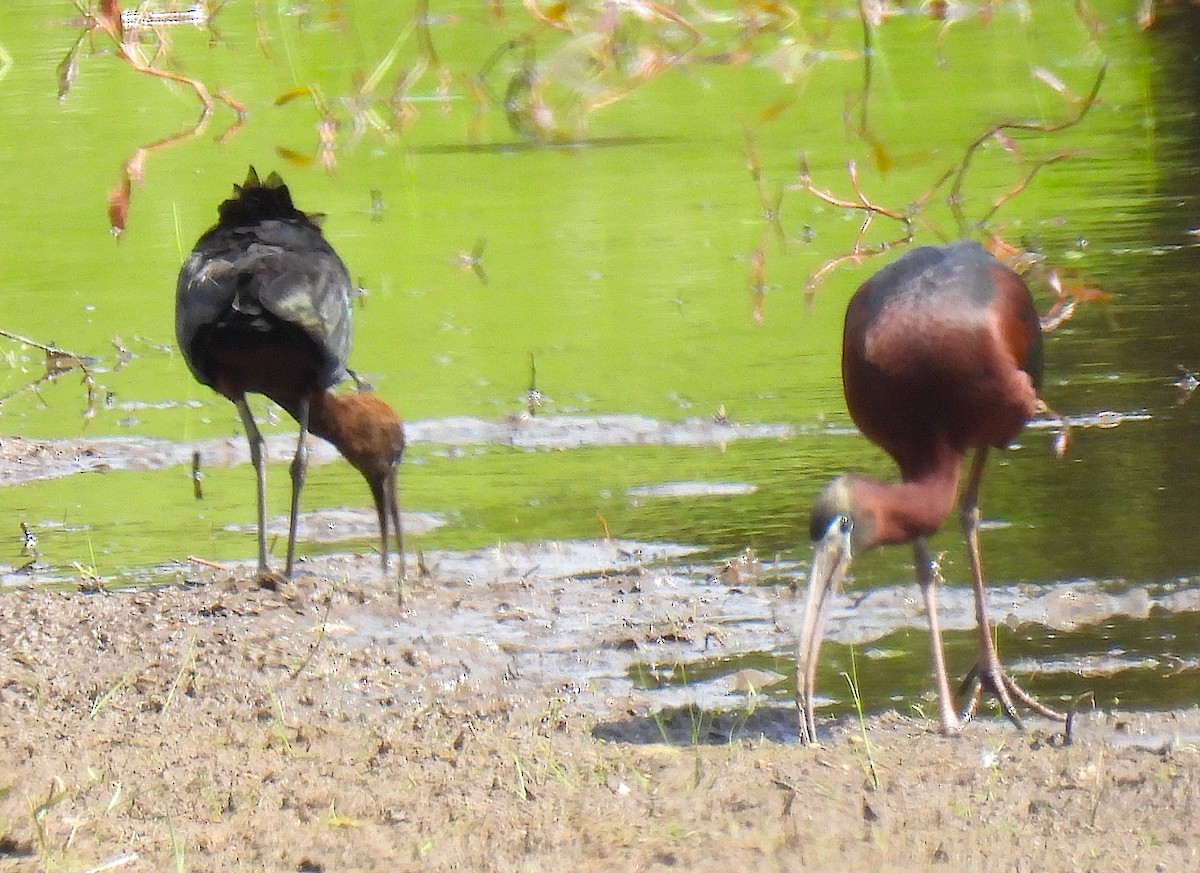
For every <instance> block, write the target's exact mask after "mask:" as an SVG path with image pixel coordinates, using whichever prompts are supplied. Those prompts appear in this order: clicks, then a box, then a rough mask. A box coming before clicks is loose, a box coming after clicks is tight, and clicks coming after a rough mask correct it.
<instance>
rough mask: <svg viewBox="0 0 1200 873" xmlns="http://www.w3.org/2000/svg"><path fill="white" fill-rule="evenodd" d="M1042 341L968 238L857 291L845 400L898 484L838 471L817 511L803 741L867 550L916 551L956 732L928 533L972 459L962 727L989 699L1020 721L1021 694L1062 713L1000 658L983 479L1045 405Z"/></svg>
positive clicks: (1018, 291) (1004, 274)
mask: <svg viewBox="0 0 1200 873" xmlns="http://www.w3.org/2000/svg"><path fill="white" fill-rule="evenodd" d="M1041 376H1042V333H1041V327H1040V325H1039V322H1038V314H1037V311H1036V310H1035V309H1034V305H1033V300H1032V298H1031V297H1030V295H1029V289H1028V288H1026V287H1025V283H1024V282H1023V281H1022V280H1021V277H1020V276H1018V275H1017V274H1016V273H1014V272H1013V271H1012V270H1010V269H1008V268H1007V267H1005V266H1004V265H1003V264H1001V263H1000V262H999V261H997V260H996V259H995V258H993V257H992V256H991V255H989V254H988V253H987V252H985V251H984V250H983V249H982V248H981V247H980V246H978V245H977V244H975V243H973V242H958V243H954V244H951V245H947V246H941V247H933V246H926V247H922V248H918V249H915V250H913V251H912V252H909V253H908V254H906V255H904V257H902V258H900V259H898V260H897V261H895V262H894V263H892V264H891V265H889V266H887V267H884V268H883V269H882V270H880V271H879V272H878V273H876V274H875V275H874V276H872V277H871V278H870V279H868V280H867V281H866V282H865V283H864V284H863V285H862V287H861V288H859V289H858V291H857V292H856V293H855V294H854V296H853V298H851V300H850V304H849V307H848V308H847V310H846V323H845V331H844V334H843V339H842V383H843V388H844V390H845V394H846V405H847V406H848V407H849V410H850V415H851V417H852V418H853V419H854V422H855V424H857V425H858V427H859V430H861V431H862V432H863V434H864V435H865V436H866V437H867V438H868V439H870V440H871V441H872V442H874V443H876V444H877V445H879V446H880V447H881V448H882V449H883V450H884V451H886V452H887V453H888V454H889V455H891V456H892V458H893V459H894V460H895V462H896V464H897V465H898V466H899V467H900V482H898V483H885V482H880V481H877V480H875V479H871V478H868V477H866V476H860V475H855V474H846V475H842V476H838V477H837V478H835V479H834V480H833V481H832V482H830V483H829V485H828V486H826V488H825V490H824V491H822V492H821V495H820V496H819V497H818V498H817V500H816V503H815V504H814V506H813V509H812V516H811V521H810V530H809V533H810V536H811V537H812V542H813V558H812V569H811V575H810V578H809V587H808V600H807V604H806V607H805V614H804V624H803V629H802V631H801V635H800V645H799V651H798V663H797V670H798V687H799V692H800V703H801V709H802V715H801V725H800V727H801V739H802V740H804V741H814V740H815V738H816V733H815V725H814V722H813V687H814V684H815V678H816V670H817V658H818V655H819V653H820V647H821V636H822V632H823V625H824V615H823V606H824V604H825V601H826V598H827V595H828V594H829V593H830V592H831V591H833V590H836V589H837V588H838V587H839V586H840V585H841V582H842V580H843V578H844V577H845V575H846V573H847V572H848V570H849V567H850V561H851V559H852V558H853V557H854V556H855V555H857V554H859V553H860V552H863V551H866V550H867V549H872V548H875V547H877V546H887V545H898V544H901V543H912V544H913V554H914V561H915V568H916V575H917V584H918V585H919V586H920V588H921V593H922V595H923V597H924V601H925V610H926V613H927V614H928V617H929V632H930V646H931V648H932V652H933V673H934V678H935V680H936V682H937V692H938V704H939V710H940V715H941V728H942V732H943V733H946V734H954V733H957V732H958V731H959V730H960V729H961V724H962V722H960V720H959V717H958V715H957V714H956V713H955V709H954V701H953V698H952V696H951V694H950V687H949V682H948V680H947V677H946V662H945V656H944V654H943V651H942V639H941V631H940V630H939V628H938V617H937V599H936V582H937V580H938V576H939V573H938V569H937V566H936V564H935V563H934V562H933V560H932V559H931V558H930V555H929V552H928V551H927V549H926V546H925V538H926V537H927V536H929V535H931V534H932V533H934V531H936V530H937V529H938V527H939V526H940V525H941V524H942V522H943V521H944V520H945V519H946V517H947V516H948V515H949V514H950V512H951V510H952V509H953V508H954V502H955V498H956V496H957V493H958V486H959V479H960V477H961V473H962V468H963V459H964V457H965V456H966V453H967V450H968V449H974V450H975V455H974V459H973V461H972V463H971V468H970V473H969V474H968V476H967V484H966V488H965V490H964V491H963V496H962V503H961V520H962V528H963V535H964V537H965V539H966V544H967V553H968V558H969V560H970V565H971V578H972V581H973V583H974V588H975V617H976V621H977V623H978V631H979V656H978V660H977V661H976V664H975V666H974V667H973V668H972V669H971V671H970V673H969V674H968V675H967V678H966V680H965V681H964V683H963V688H964V689H965V690H967V691H968V694H969V700H968V703H967V705H966V707H965V708H964V710H963V714H962V719H963V721H966V720H969V719H970V718H971V717H972V716H973V715H974V713H975V709H976V707H977V706H978V704H979V700H980V697H981V695H982V694H983V692H984V691H989V692H991V693H993V694H995V696H996V697H997V698H998V699H999V701H1000V705H1001V707H1002V708H1003V710H1004V713H1005V714H1006V715H1007V716H1008V717H1009V718H1010V719H1011V720H1012V721H1013V722H1014V723H1015V724H1017V725H1018V726H1020V725H1021V719H1020V716H1019V715H1018V714H1017V710H1016V707H1015V706H1014V704H1013V701H1014V699H1015V700H1017V701H1019V702H1020V703H1021V704H1023V705H1024V706H1026V707H1028V708H1029V709H1031V710H1033V711H1034V712H1037V713H1040V714H1041V715H1044V716H1047V717H1049V718H1054V719H1059V720H1063V719H1064V716H1063V715H1062V714H1060V713H1058V712H1056V711H1054V710H1053V709H1050V708H1049V707H1047V706H1044V705H1043V704H1041V703H1039V702H1038V701H1036V700H1035V699H1033V698H1032V697H1031V696H1030V695H1029V694H1028V693H1026V692H1025V691H1024V690H1023V689H1022V688H1021V687H1020V686H1018V685H1017V683H1016V682H1014V681H1013V680H1012V679H1011V678H1010V677H1009V676H1008V674H1007V673H1006V672H1005V671H1004V668H1003V667H1002V666H1001V665H1000V660H999V658H998V657H997V655H996V648H995V645H994V643H993V641H992V633H991V626H990V623H989V621H988V615H987V602H986V597H985V592H984V589H983V566H982V563H981V561H980V555H979V518H980V516H979V509H978V504H979V485H980V481H981V479H982V478H983V469H984V463H985V461H986V460H987V454H988V449H989V448H992V447H996V448H1004V447H1005V446H1007V445H1008V444H1009V443H1010V442H1011V441H1012V440H1013V438H1014V437H1016V436H1017V434H1018V433H1020V431H1021V429H1022V428H1023V427H1024V426H1025V423H1026V422H1027V421H1028V420H1029V419H1030V418H1031V417H1032V416H1033V415H1034V413H1035V412H1037V411H1038V410H1039V409H1040V408H1042V403H1041V400H1040V399H1039V398H1038V393H1037V392H1038V388H1039V386H1040V384H1041Z"/></svg>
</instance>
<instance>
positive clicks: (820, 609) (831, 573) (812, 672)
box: [796, 515, 854, 743]
mask: <svg viewBox="0 0 1200 873" xmlns="http://www.w3.org/2000/svg"><path fill="white" fill-rule="evenodd" d="M814 521H815V519H814ZM853 529H854V524H853V522H852V521H851V520H850V518H849V517H848V516H845V515H838V516H835V517H834V518H833V519H831V520H830V521H829V523H828V525H827V526H826V529H825V532H824V533H823V534H820V535H819V536H820V538H819V539H814V540H813V553H812V567H811V569H810V570H809V576H808V597H807V600H806V602H805V606H804V624H803V626H802V628H801V630H800V642H799V647H798V649H797V652H796V681H797V686H798V691H799V704H800V741H801V742H803V743H815V742H816V740H817V733H816V724H815V720H814V716H813V693H814V691H815V689H816V682H817V663H818V660H819V658H820V654H821V642H822V640H823V639H824V636H825V616H826V609H825V602H826V600H827V599H828V597H829V595H830V593H832V592H836V591H838V590H839V589H840V588H841V587H842V581H843V580H844V579H845V578H846V574H847V573H848V572H849V570H850V560H851V558H852V556H853V544H852V542H851V536H852V533H853ZM814 533H815V531H814Z"/></svg>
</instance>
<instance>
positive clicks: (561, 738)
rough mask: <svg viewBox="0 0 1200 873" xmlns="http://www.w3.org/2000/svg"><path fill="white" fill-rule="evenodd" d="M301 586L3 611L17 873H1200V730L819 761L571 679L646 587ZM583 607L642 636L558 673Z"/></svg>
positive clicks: (611, 686) (624, 687) (1, 759)
mask: <svg viewBox="0 0 1200 873" xmlns="http://www.w3.org/2000/svg"><path fill="white" fill-rule="evenodd" d="M308 572H310V573H312V575H308V576H303V577H301V578H299V579H298V580H297V581H295V582H292V583H287V584H269V585H265V586H264V585H262V584H260V582H259V580H257V579H255V578H254V577H253V575H252V574H248V573H245V572H240V573H226V572H219V571H215V570H207V571H206V570H202V569H199V568H196V569H194V570H193V571H192V572H191V574H190V575H191V582H190V584H188V585H185V586H171V587H165V588H159V589H156V590H141V591H136V592H107V591H94V592H92V593H85V592H80V591H73V592H70V593H53V592H47V591H45V590H40V591H35V590H31V589H25V590H15V591H8V592H5V593H4V594H3V595H2V596H0V871H10V870H11V871H17V870H20V871H25V870H48V871H85V870H87V871H99V870H127V871H138V870H153V871H167V870H188V871H209V870H212V871H216V870H221V871H230V870H233V871H268V870H269V871H355V870H417V869H429V870H489V871H491V870H495V871H510V870H514V871H515V870H522V871H543V870H552V871H565V870H572V871H575V870H579V871H589V870H597V871H599V870H604V871H610V870H622V871H624V870H630V871H637V870H647V871H649V870H679V869H682V870H722V871H735V870H736V871H740V870H779V871H791V870H797V871H799V870H805V871H814V870H837V871H841V870H845V869H848V868H854V869H870V870H924V869H932V870H940V869H946V870H989V871H990V870H1018V871H1035V870H1036V871H1055V870H1090V871H1091V870H1094V871H1107V870H1129V871H1146V870H1171V871H1175V870H1188V869H1196V865H1197V863H1198V862H1200V749H1198V746H1197V741H1196V737H1197V736H1198V735H1200V730H1198V729H1200V714H1198V713H1197V711H1194V710H1190V711H1186V712H1175V713H1154V714H1146V713H1120V714H1114V713H1095V712H1093V713H1088V714H1087V715H1086V716H1081V717H1080V719H1079V723H1078V724H1077V726H1076V730H1075V735H1074V737H1073V742H1072V743H1070V744H1069V745H1068V744H1064V742H1063V737H1062V735H1061V733H1059V732H1058V728H1057V727H1055V726H1038V725H1031V726H1030V730H1028V731H1027V732H1025V733H1020V732H1018V731H1016V730H1015V729H1014V728H1012V727H1011V726H1009V725H1007V724H1002V723H997V722H991V721H986V720H981V721H977V722H976V723H974V724H972V725H971V726H969V728H968V729H967V731H966V733H965V735H964V736H961V737H959V738H955V739H944V738H941V737H939V736H937V735H936V734H935V733H933V732H932V726H931V724H930V723H928V722H924V721H914V720H911V719H909V718H906V717H901V716H900V715H891V716H880V717H877V718H874V719H871V720H869V722H868V723H867V724H866V725H865V730H864V726H862V725H860V724H859V723H858V722H857V721H855V720H848V721H842V722H837V723H834V722H829V721H828V720H827V721H826V725H827V726H828V727H829V733H828V734H827V735H825V736H824V737H823V738H822V739H823V742H822V744H821V745H820V746H817V747H807V748H806V747H801V746H799V745H797V744H795V743H794V742H789V741H787V737H788V736H789V735H791V733H792V731H793V730H794V725H795V713H794V710H792V709H791V708H790V707H787V706H782V705H779V704H778V703H769V704H768V703H763V704H761V705H757V706H756V705H753V704H752V703H747V704H746V705H745V706H742V707H737V706H733V707H730V708H729V709H728V710H727V711H726V712H724V713H714V712H711V711H706V712H697V711H696V710H689V709H686V708H682V709H679V710H677V711H675V712H670V713H663V712H654V711H653V710H652V708H651V707H652V705H653V701H652V699H651V698H649V697H647V696H646V694H645V693H644V692H639V691H638V690H637V689H636V688H634V686H633V683H631V682H629V681H627V680H625V679H624V678H622V677H621V676H620V675H618V674H615V673H612V671H610V677H611V678H610V679H609V680H607V681H599V680H596V679H588V680H586V681H580V679H579V677H578V676H573V675H572V671H571V669H570V666H569V665H570V663H571V659H572V658H576V659H584V658H585V657H587V653H590V652H593V651H595V652H609V653H613V654H614V656H615V655H616V654H621V653H624V652H626V650H635V649H637V648H638V647H639V646H642V645H645V644H646V640H647V639H648V636H647V633H648V632H647V629H646V626H645V625H639V624H638V623H637V622H636V621H635V620H634V619H633V618H632V617H631V616H635V615H636V610H637V606H636V597H631V596H632V595H634V594H636V592H637V591H638V590H639V588H641V587H645V586H648V585H649V582H648V581H647V580H646V579H645V578H643V577H642V575H641V574H640V572H639V571H638V570H637V569H636V568H632V569H630V570H628V571H627V572H626V574H625V575H615V576H604V577H603V578H593V577H586V576H583V575H582V574H579V575H577V576H576V577H574V578H567V579H558V580H556V581H553V582H546V581H544V580H540V579H539V578H538V576H537V574H536V573H529V572H524V571H521V572H514V573H513V574H512V575H509V576H507V577H506V576H505V574H503V573H500V574H497V575H496V576H495V578H492V579H484V578H482V577H477V576H475V575H473V574H461V573H460V574H457V575H454V574H453V566H452V565H450V564H449V563H447V564H445V565H444V566H443V567H442V571H441V575H440V576H439V577H437V578H434V579H432V580H424V581H416V582H413V583H412V584H411V586H410V589H409V591H408V592H407V597H406V600H405V602H404V604H403V606H402V607H401V606H398V605H397V603H396V601H395V592H394V590H393V588H392V586H391V582H390V581H389V580H386V579H383V578H381V577H380V575H379V573H378V571H377V570H374V568H373V561H372V559H370V558H369V556H367V557H361V558H348V557H347V558H335V559H331V560H329V561H327V562H325V563H323V564H316V565H313V566H310V567H308ZM355 579H365V580H367V581H365V582H363V583H361V584H357V583H353V582H351V581H348V580H355ZM568 590H587V591H595V592H599V593H598V594H597V595H596V596H599V597H602V598H610V599H611V600H612V602H613V603H617V602H625V601H626V600H628V601H630V604H631V605H630V606H629V613H628V615H625V616H624V617H622V613H621V612H620V610H617V611H616V612H615V613H614V614H613V615H611V616H607V617H604V618H602V619H598V620H596V621H595V622H593V623H592V624H591V625H588V626H587V627H581V628H580V631H579V633H578V635H577V639H576V646H575V651H574V652H571V651H564V652H559V653H558V656H555V657H552V653H549V652H547V651H542V652H540V653H539V652H536V651H535V650H536V646H535V645H531V644H530V643H529V642H528V641H529V640H530V639H536V637H537V636H538V634H539V628H540V627H542V626H548V620H547V619H546V617H547V616H553V615H554V614H556V613H557V612H558V611H560V609H561V608H560V606H559V605H558V599H559V598H560V597H562V596H563V592H564V591H568ZM516 630H519V631H520V633H519V634H518V633H516ZM676 632H678V631H676ZM658 633H660V634H661V633H662V631H661V630H660V631H658ZM688 633H689V634H690V635H691V636H692V638H693V641H694V642H695V644H697V645H698V644H699V641H700V639H701V637H702V636H703V630H702V628H700V627H698V626H693V627H692V628H691V630H690V631H689V632H688ZM580 663H582V660H581V661H580ZM585 674H586V675H590V676H595V675H597V674H596V671H595V670H594V669H591V668H589V669H588V670H587V671H585V670H583V669H582V667H581V669H580V671H579V675H585ZM731 737H732V740H731Z"/></svg>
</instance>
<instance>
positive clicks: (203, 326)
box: [175, 167, 404, 578]
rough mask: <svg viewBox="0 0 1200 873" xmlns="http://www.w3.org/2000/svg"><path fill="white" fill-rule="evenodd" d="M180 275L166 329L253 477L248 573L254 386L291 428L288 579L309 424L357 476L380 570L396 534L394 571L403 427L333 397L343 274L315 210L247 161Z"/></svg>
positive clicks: (376, 409)
mask: <svg viewBox="0 0 1200 873" xmlns="http://www.w3.org/2000/svg"><path fill="white" fill-rule="evenodd" d="M217 211H218V215H219V220H218V221H217V223H216V224H215V225H214V226H213V227H212V228H210V229H209V230H208V231H206V232H205V233H204V235H203V236H201V237H200V239H199V241H197V243H196V247H195V249H193V250H192V253H191V255H190V256H189V257H188V259H187V261H185V262H184V264H183V267H182V269H180V271H179V283H178V285H177V287H176V294H175V336H176V338H177V339H178V341H179V348H180V350H181V351H182V352H183V357H184V360H186V361H187V365H188V368H189V369H190V370H191V371H192V375H194V376H195V377H196V379H197V380H199V381H200V382H202V383H203V384H205V385H208V386H209V387H210V388H213V389H214V390H215V391H217V392H218V393H219V394H221V395H223V396H224V397H227V398H228V399H229V400H231V401H232V402H233V403H234V405H235V406H237V409H238V413H239V414H240V415H241V418H242V423H243V425H244V426H245V428H246V438H247V439H248V440H249V442H250V459H251V461H252V462H253V463H254V470H255V473H256V474H257V477H258V569H259V572H261V573H267V572H269V567H268V564H267V545H266V535H265V531H264V523H265V516H266V496H265V490H266V469H265V467H264V466H263V438H262V434H261V433H259V430H258V426H257V425H256V424H255V422H254V416H253V415H252V414H251V412H250V407H249V405H248V404H247V403H246V394H247V393H254V394H264V395H266V396H267V397H269V398H271V399H272V400H274V401H275V402H276V403H278V404H279V405H280V406H281V407H283V408H284V409H285V410H287V412H288V414H289V415H291V416H292V418H294V419H295V420H296V421H297V423H298V424H299V425H300V438H299V442H298V443H297V446H296V455H295V458H294V459H293V461H292V467H291V473H292V506H291V518H290V522H289V526H288V547H287V569H286V571H285V573H286V575H287V576H289V577H290V576H291V575H292V568H293V566H294V563H295V552H296V515H297V512H298V511H299V507H300V492H301V490H302V489H303V487H304V476H305V471H306V468H307V465H308V450H307V447H306V436H307V434H308V433H309V432H312V433H314V434H316V435H317V436H319V437H322V438H323V439H326V440H328V441H329V442H330V443H332V444H333V445H334V446H335V447H336V448H337V450H338V451H339V452H341V453H342V455H343V456H344V457H345V458H346V460H347V461H349V462H350V463H351V464H352V465H353V466H354V467H355V468H356V469H357V470H358V471H359V472H360V473H362V475H363V477H364V478H365V479H366V480H367V484H368V485H369V486H370V488H371V496H372V497H373V498H374V500H375V509H376V511H377V512H378V513H379V533H380V542H381V551H382V559H383V566H384V569H386V568H387V566H388V529H389V526H390V527H391V528H392V529H394V530H395V533H396V548H397V552H398V554H399V559H400V575H401V578H403V575H404V537H403V531H402V530H401V527H400V508H399V502H398V500H397V495H396V487H397V486H396V475H397V467H398V466H399V464H400V458H401V455H402V454H403V453H404V427H403V424H402V423H401V421H400V418H399V417H398V416H397V415H396V413H395V412H394V411H393V410H392V408H391V407H390V406H388V404H386V403H385V402H384V401H382V400H380V399H379V398H378V397H376V396H374V395H371V394H335V393H334V392H333V390H332V389H333V386H334V385H336V384H337V383H338V382H340V381H341V380H342V379H343V378H344V377H345V376H346V373H347V371H346V360H347V358H348V356H349V354H350V302H349V294H350V290H351V284H350V274H349V273H348V272H347V270H346V266H345V264H343V263H342V260H341V258H339V257H338V256H337V253H336V252H334V250H333V248H332V247H331V246H330V245H329V243H328V242H326V240H325V238H324V236H322V235H321V229H320V227H319V225H318V223H317V218H318V217H317V216H311V215H306V214H305V213H303V212H301V211H300V210H298V209H296V207H295V206H294V205H293V204H292V197H291V193H290V192H289V191H288V188H287V186H286V185H285V184H284V183H283V180H282V179H280V178H279V175H278V174H276V173H272V174H271V175H270V176H268V177H267V179H266V181H260V180H259V178H258V174H257V173H256V172H255V171H254V168H253V167H251V168H250V173H249V175H248V176H247V177H246V181H245V182H244V183H243V184H241V185H235V186H234V196H233V197H231V198H230V199H228V200H226V201H224V202H223V203H221V205H220V207H219V208H218V210H217Z"/></svg>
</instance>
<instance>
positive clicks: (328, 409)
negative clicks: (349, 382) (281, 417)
mask: <svg viewBox="0 0 1200 873" xmlns="http://www.w3.org/2000/svg"><path fill="white" fill-rule="evenodd" d="M340 407H341V398H339V397H338V395H336V394H334V393H333V392H332V391H330V390H329V389H326V390H324V391H314V392H313V393H312V394H310V395H309V397H308V431H309V433H311V434H314V435H315V436H319V437H320V438H321V439H323V440H325V441H326V442H328V443H331V444H332V445H333V447H334V448H336V449H337V450H338V451H339V452H341V453H342V455H343V456H345V455H346V454H347V448H348V447H349V445H350V442H351V437H350V433H349V424H350V422H349V421H348V420H347V418H346V416H343V415H341V414H340ZM298 411H299V409H297V410H296V412H298ZM288 412H291V413H292V417H293V418H296V419H297V420H299V417H298V416H297V415H296V412H293V411H292V410H290V409H289V410H288Z"/></svg>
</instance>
